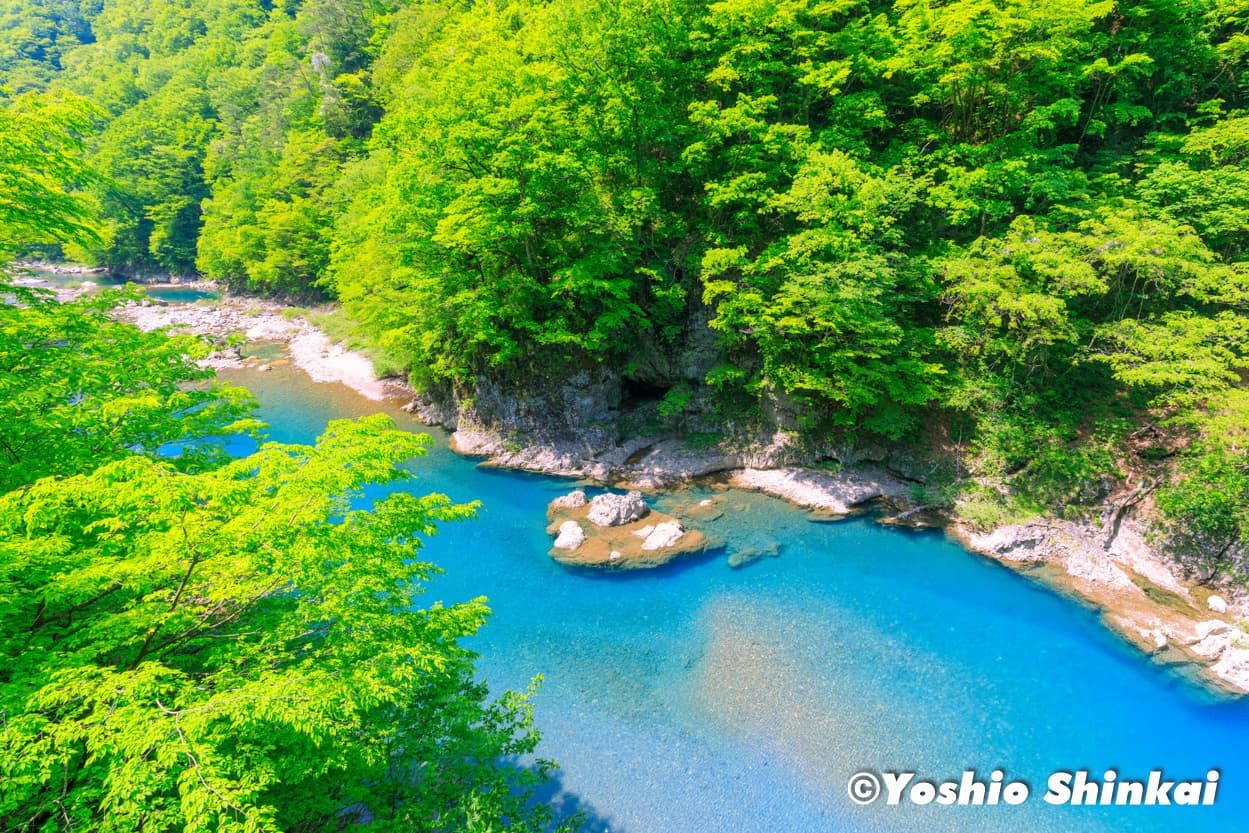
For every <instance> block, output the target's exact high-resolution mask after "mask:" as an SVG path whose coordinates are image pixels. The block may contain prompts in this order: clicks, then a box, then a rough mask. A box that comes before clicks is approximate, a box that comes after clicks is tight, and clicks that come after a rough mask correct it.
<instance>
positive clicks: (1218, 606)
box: [1206, 596, 1227, 613]
mask: <svg viewBox="0 0 1249 833" xmlns="http://www.w3.org/2000/svg"><path fill="white" fill-rule="evenodd" d="M1206 606H1207V607H1209V608H1210V609H1211V610H1213V611H1214V612H1215V613H1227V599H1225V598H1223V597H1222V596H1211V597H1210V598H1208V599H1206Z"/></svg>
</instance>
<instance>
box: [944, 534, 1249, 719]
mask: <svg viewBox="0 0 1249 833" xmlns="http://www.w3.org/2000/svg"><path fill="white" fill-rule="evenodd" d="M951 531H952V533H953V534H954V537H955V538H957V539H958V540H959V541H960V542H961V543H962V544H963V545H964V546H966V547H967V548H968V549H970V550H972V551H973V552H977V553H980V554H982V555H986V556H988V557H990V558H993V559H996V560H997V561H1000V562H1002V563H1004V564H1007V565H1009V566H1011V567H1014V568H1015V569H1019V570H1021V571H1024V572H1028V571H1030V570H1034V569H1036V568H1038V567H1042V566H1045V567H1048V568H1050V569H1049V571H1048V574H1047V575H1046V576H1045V578H1044V580H1045V581H1046V582H1047V583H1051V584H1054V585H1056V586H1057V587H1058V589H1059V590H1061V591H1064V592H1065V593H1067V594H1068V595H1071V596H1074V597H1076V598H1077V599H1079V600H1080V601H1082V602H1083V603H1085V604H1087V605H1089V606H1091V607H1093V608H1094V609H1096V610H1098V611H1099V612H1100V613H1101V616H1102V619H1103V620H1104V621H1105V623H1106V624H1107V625H1108V626H1109V627H1110V628H1112V629H1113V630H1114V631H1116V632H1117V633H1119V634H1120V635H1122V636H1123V637H1125V638H1126V639H1127V640H1128V641H1130V642H1131V643H1133V644H1134V645H1136V646H1138V647H1139V648H1140V649H1141V650H1142V651H1144V652H1145V653H1147V654H1150V655H1151V656H1153V657H1154V658H1155V659H1156V660H1157V661H1159V662H1161V663H1164V664H1172V663H1177V662H1192V663H1194V664H1195V666H1196V667H1197V668H1199V669H1200V670H1201V673H1202V674H1203V676H1204V677H1205V678H1206V679H1207V681H1208V682H1210V683H1213V684H1214V685H1215V686H1216V687H1218V688H1220V689H1223V690H1224V691H1227V692H1228V693H1232V694H1237V695H1240V694H1245V693H1247V692H1249V631H1247V628H1249V600H1246V599H1245V598H1243V597H1242V598H1240V599H1239V600H1235V601H1231V602H1229V601H1228V599H1227V598H1225V597H1224V596H1223V595H1220V594H1217V593H1214V592H1212V591H1211V590H1209V589H1207V588H1203V587H1196V586H1190V585H1188V584H1186V583H1185V582H1183V581H1181V580H1180V579H1179V578H1178V577H1177V576H1176V574H1175V572H1174V568H1173V567H1172V565H1171V563H1170V562H1169V559H1167V558H1166V557H1165V556H1163V555H1160V554H1159V553H1157V552H1155V551H1154V550H1153V549H1152V548H1151V547H1150V546H1149V543H1148V541H1147V540H1146V538H1145V535H1144V531H1143V530H1142V529H1141V528H1140V526H1139V525H1138V524H1137V522H1135V521H1134V520H1127V521H1124V522H1123V523H1122V525H1121V526H1120V527H1119V528H1118V529H1117V531H1115V530H1112V529H1110V528H1108V527H1107V526H1106V525H1098V524H1095V523H1087V522H1074V521H1057V520H1038V521H1034V522H1032V523H1027V524H1019V525H1013V526H1003V527H1000V528H998V529H995V530H993V531H992V532H989V533H982V532H976V531H974V530H971V529H969V528H967V527H966V526H963V525H960V524H954V525H953V526H951Z"/></svg>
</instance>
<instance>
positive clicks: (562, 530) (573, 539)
mask: <svg viewBox="0 0 1249 833" xmlns="http://www.w3.org/2000/svg"><path fill="white" fill-rule="evenodd" d="M584 543H585V530H584V529H582V528H581V524H579V523H577V522H576V521H564V522H563V523H562V524H560V525H559V536H558V537H557V538H556V539H555V544H554V546H555V548H556V549H557V550H575V549H576V548H577V547H579V546H581V545H582V544H584Z"/></svg>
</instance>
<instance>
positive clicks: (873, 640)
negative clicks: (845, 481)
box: [223, 368, 1249, 833]
mask: <svg viewBox="0 0 1249 833" xmlns="http://www.w3.org/2000/svg"><path fill="white" fill-rule="evenodd" d="M223 375H225V376H227V377H229V378H230V379H231V380H233V381H237V382H241V383H244V384H246V385H247V386H248V387H250V388H251V389H252V390H253V391H254V392H255V393H256V395H257V396H258V397H259V399H260V402H261V413H262V416H263V417H264V418H265V419H267V420H268V421H269V423H270V424H271V426H272V436H273V438H274V439H277V440H282V441H299V442H308V441H311V440H312V439H313V438H314V437H315V435H316V434H317V433H318V432H319V431H320V430H321V429H322V428H323V427H324V425H325V422H326V421H327V420H328V419H331V418H338V417H346V416H355V415H358V414H361V413H371V412H375V411H377V410H389V411H390V412H391V413H392V414H393V415H394V416H395V417H396V419H398V420H399V421H400V424H401V425H404V426H405V427H409V428H412V429H413V430H421V429H420V427H419V426H418V425H416V424H415V423H414V422H413V421H412V420H411V418H410V417H408V416H407V415H406V414H402V413H400V412H398V411H397V410H395V409H394V405H395V404H397V403H390V404H389V405H386V406H379V405H378V404H377V403H369V402H366V401H364V400H362V399H359V398H358V397H356V396H355V395H354V394H352V393H351V392H350V391H347V390H346V389H345V388H342V387H341V386H336V385H316V384H313V383H312V382H310V381H308V380H307V378H306V377H304V376H302V375H301V374H299V373H298V372H297V371H293V370H290V369H286V368H278V369H275V370H274V371H272V372H271V373H265V374H256V373H249V372H246V371H237V372H231V373H224V374H223ZM436 439H437V440H438V443H437V446H436V448H434V449H433V450H432V451H431V453H430V454H429V456H428V457H426V458H424V459H423V460H422V461H420V462H418V463H416V464H415V466H414V471H415V473H416V479H415V482H414V483H413V484H411V485H410V487H409V488H412V489H414V490H416V491H419V492H427V491H440V492H443V493H445V494H448V495H450V496H451V497H452V498H453V499H456V500H461V501H468V500H474V499H476V500H480V501H481V502H482V504H483V510H482V512H481V514H480V516H479V518H478V519H477V520H476V521H474V522H470V523H462V524H454V525H448V526H446V527H444V529H443V530H442V532H441V534H440V535H438V536H437V537H435V538H433V539H432V540H430V541H429V543H428V544H427V546H426V549H425V554H426V556H427V557H428V558H429V559H430V560H432V561H435V562H437V563H438V564H440V565H442V566H443V567H444V568H445V569H446V574H445V575H444V576H442V577H440V578H439V579H437V580H436V581H435V582H434V583H433V584H432V585H431V587H430V589H429V592H428V593H427V594H426V596H425V597H424V598H423V599H422V600H421V603H422V604H424V603H427V602H430V601H433V600H435V599H440V600H443V601H445V602H448V603H451V602H456V601H461V600H464V599H468V598H473V597H476V596H479V595H485V596H487V597H489V600H490V605H491V607H492V609H493V610H494V616H493V618H492V620H491V622H490V623H489V624H488V625H487V626H486V628H485V629H484V630H483V631H482V632H481V634H480V635H479V636H477V637H475V638H474V640H473V642H472V645H473V647H474V648H475V649H476V650H478V651H480V653H481V655H482V658H481V661H480V664H479V668H480V671H481V673H482V675H483V676H484V678H485V679H486V680H488V682H489V683H490V685H491V687H492V688H494V689H495V690H502V689H504V688H519V687H523V686H525V685H526V684H527V683H528V681H529V680H530V678H531V677H532V676H533V675H535V674H539V673H540V674H542V675H544V677H545V682H544V684H543V686H542V689H541V692H540V694H539V696H538V698H537V703H536V706H537V708H536V711H537V719H538V722H539V724H540V727H541V729H542V731H543V741H542V746H541V749H540V752H541V754H542V755H543V757H548V758H553V759H555V760H557V761H558V762H559V763H560V764H561V766H562V772H561V775H560V778H559V781H558V783H557V784H556V785H554V786H553V788H552V789H551V791H550V796H549V797H550V798H552V800H554V801H556V802H557V803H558V804H559V805H560V806H561V807H562V808H565V809H581V810H583V811H585V812H587V813H588V815H589V818H590V824H591V827H590V829H592V830H597V831H608V830H611V831H624V832H625V833H669V832H671V833H680V832H682V831H694V832H695V833H701V832H703V831H705V833H720V832H721V831H723V833H752V832H753V831H759V832H760V833H763V832H764V831H767V833H773V832H774V831H793V833H799V832H800V831H820V832H821V833H840V832H841V831H845V832H846V833H851V831H854V832H856V833H857V831H890V832H891V833H892V832H894V831H898V832H900V831H917V832H918V831H922V832H923V833H930V832H932V833H935V832H937V831H956V832H957V833H973V832H974V831H994V832H996V831H1004V832H1005V831H1010V833H1048V831H1055V833H1057V832H1058V831H1063V833H1071V832H1074V833H1100V831H1115V833H1136V832H1137V831H1140V832H1141V833H1144V831H1149V833H1191V832H1193V831H1216V830H1217V831H1220V833H1237V832H1238V831H1246V830H1249V763H1246V750H1247V749H1249V703H1247V702H1224V701H1221V700H1219V699H1217V698H1215V697H1213V696H1211V695H1209V694H1208V693H1206V692H1205V691H1204V690H1203V689H1201V688H1200V687H1199V686H1196V685H1194V684H1192V683H1190V682H1188V681H1186V680H1185V679H1184V678H1183V677H1181V676H1179V675H1177V674H1176V673H1173V672H1169V671H1167V670H1165V669H1162V668H1160V667H1158V666H1156V665H1153V664H1151V663H1149V662H1147V661H1146V660H1145V659H1144V658H1143V657H1142V656H1140V655H1139V654H1138V653H1136V652H1135V651H1134V650H1133V649H1131V648H1129V647H1128V646H1126V645H1124V644H1123V643H1122V642H1121V641H1120V640H1118V639H1117V638H1116V637H1114V636H1113V635H1111V634H1110V633H1109V632H1108V631H1107V630H1106V629H1105V628H1104V627H1103V626H1102V625H1101V624H1100V623H1099V622H1098V621H1097V618H1096V616H1095V615H1094V614H1092V613H1090V612H1088V611H1086V610H1084V609H1082V608H1081V607H1079V606H1077V605H1075V604H1073V603H1071V602H1069V601H1067V600H1064V599H1062V598H1059V597H1058V596H1057V595H1055V594H1054V593H1053V592H1051V591H1050V590H1048V589H1046V588H1044V587H1041V586H1039V585H1037V584H1035V583H1034V582H1032V581H1030V580H1029V579H1027V578H1025V577H1023V576H1020V575H1017V574H1015V573H1013V572H1011V571H1009V570H1007V569H1005V568H1003V567H1001V566H999V565H997V564H994V563H992V562H989V561H986V560H985V559H982V558H978V557H976V556H973V555H970V554H968V553H966V552H965V551H963V550H962V549H961V548H959V547H958V546H956V545H955V544H953V543H950V542H948V541H947V540H945V539H944V538H943V537H942V536H941V535H940V534H939V533H923V534H921V533H915V532H906V531H899V530H896V529H892V528H887V527H881V526H877V525H874V524H873V523H871V522H870V521H869V520H866V519H859V520H850V521H846V522H842V523H833V524H830V523H815V522H812V521H811V520H808V516H807V515H806V514H804V513H803V512H801V511H799V510H797V509H795V508H793V507H791V506H789V505H787V504H785V503H782V502H780V501H776V500H773V499H770V498H766V497H763V496H760V495H754V494H747V493H741V492H736V491H727V490H721V491H710V490H692V491H687V492H682V493H678V494H673V495H668V496H661V497H659V498H658V501H657V502H658V505H659V506H660V507H661V508H673V507H676V506H678V505H679V504H683V503H685V504H688V502H689V501H691V500H694V499H699V498H702V497H712V498H714V499H715V500H716V501H717V502H718V503H719V504H720V506H721V508H722V509H723V510H724V515H723V516H722V517H721V518H719V519H718V520H715V521H712V522H708V523H706V524H705V525H704V527H703V528H705V529H706V531H707V532H708V533H710V534H712V535H714V536H717V537H719V538H720V539H722V540H724V541H725V542H726V547H725V548H724V549H721V550H718V551H716V552H713V553H710V554H708V555H706V556H703V557H699V558H694V559H690V560H686V561H682V562H678V563H677V564H674V565H670V566H669V567H667V568H664V569H661V570H657V571H652V572H638V573H630V574H596V573H586V572H578V571H573V570H568V569H565V568H562V567H560V566H558V565H557V564H555V563H554V562H552V561H551V560H550V559H549V558H548V557H547V555H546V553H547V550H548V547H549V546H550V539H549V537H548V536H547V535H546V534H545V532H544V526H545V520H544V510H545V507H546V504H547V502H548V501H549V500H550V499H551V498H552V497H554V496H556V495H558V494H562V493H565V492H567V491H568V490H569V487H570V484H569V482H568V481H561V480H559V479H554V478H542V477H535V476H528V475H524V474H517V473H510V472H501V471H494V470H488V469H482V468H478V467H477V466H475V465H474V464H473V462H472V461H469V460H465V459H462V458H459V457H457V456H455V455H453V454H452V453H450V452H449V451H448V450H447V449H446V444H445V441H444V438H442V437H441V436H437V435H436ZM772 543H776V544H779V546H780V551H779V557H775V558H764V559H762V560H760V561H758V562H756V563H754V564H751V565H749V566H747V567H745V568H742V569H737V570H734V569H731V568H730V567H729V566H728V564H727V561H726V558H727V555H728V554H729V553H731V552H733V550H734V549H735V548H742V549H748V548H751V547H757V546H766V545H769V544H772ZM994 767H1000V768H1003V769H1005V770H1006V772H1007V774H1008V777H1009V778H1011V779H1017V778H1022V779H1025V780H1027V781H1028V782H1029V783H1030V784H1031V786H1032V788H1033V795H1032V798H1031V800H1029V801H1028V802H1027V803H1025V804H1023V805H1022V806H1019V807H1006V806H997V807H978V808H959V807H938V806H928V807H886V806H877V805H873V806H870V807H866V808H863V807H858V806H855V805H853V804H852V803H851V802H850V801H849V800H848V798H847V797H846V781H847V778H848V777H849V776H850V774H851V773H853V772H855V771H857V770H860V769H872V770H881V769H885V770H915V771H918V772H919V773H920V774H921V777H929V778H934V779H937V780H946V779H954V778H957V777H958V775H959V774H960V773H961V772H962V771H963V770H964V769H968V768H977V769H979V771H980V772H981V773H982V774H987V772H988V771H990V770H991V769H993V768H994ZM1212 767H1214V768H1218V769H1220V770H1221V771H1222V780H1221V782H1220V788H1219V798H1218V801H1217V803H1216V804H1215V805H1214V806H1208V807H1171V808H1165V807H1134V808H1090V807H1063V808H1058V807H1052V806H1049V805H1047V804H1045V803H1044V802H1042V801H1041V795H1042V794H1043V793H1044V791H1045V788H1044V783H1045V780H1046V778H1047V777H1048V775H1049V774H1050V773H1051V772H1052V771H1054V770H1059V769H1067V770H1070V769H1079V768H1088V769H1091V770H1093V771H1094V772H1102V771H1104V770H1105V769H1107V768H1116V769H1118V770H1119V771H1120V773H1121V777H1123V778H1144V777H1146V776H1147V775H1148V773H1149V772H1150V771H1151V770H1153V769H1156V768H1162V769H1165V770H1166V772H1167V774H1168V776H1172V777H1174V776H1178V777H1181V778H1200V777H1203V776H1204V774H1205V773H1206V772H1207V770H1209V769H1210V768H1212Z"/></svg>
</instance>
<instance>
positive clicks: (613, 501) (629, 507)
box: [586, 492, 650, 526]
mask: <svg viewBox="0 0 1249 833" xmlns="http://www.w3.org/2000/svg"><path fill="white" fill-rule="evenodd" d="M649 511H650V509H649V508H648V507H647V505H646V501H644V500H642V493H641V492H629V493H628V494H627V495H617V494H611V493H606V494H601V495H597V496H596V497H595V498H594V500H592V501H590V510H589V512H588V513H586V520H588V521H589V522H590V523H592V524H594V525H595V526H623V525H624V524H630V523H633V522H634V521H636V520H637V519H638V518H641V517H643V516H644V515H645V514H646V513H647V512H649Z"/></svg>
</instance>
